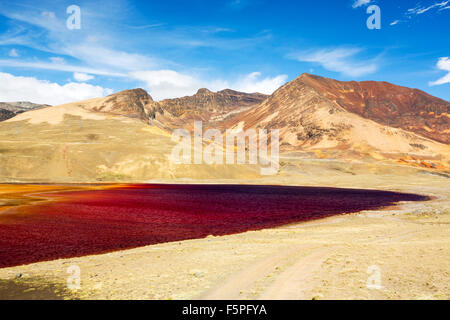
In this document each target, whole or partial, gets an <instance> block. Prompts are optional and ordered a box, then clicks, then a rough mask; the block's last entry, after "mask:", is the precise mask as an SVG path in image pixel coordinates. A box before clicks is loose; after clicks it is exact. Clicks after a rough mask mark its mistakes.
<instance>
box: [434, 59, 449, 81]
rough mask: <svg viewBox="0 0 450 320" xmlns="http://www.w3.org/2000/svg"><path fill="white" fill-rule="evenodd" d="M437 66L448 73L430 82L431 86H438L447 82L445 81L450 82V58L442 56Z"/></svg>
mask: <svg viewBox="0 0 450 320" xmlns="http://www.w3.org/2000/svg"><path fill="white" fill-rule="evenodd" d="M436 67H437V68H438V69H440V70H442V71H446V72H447V74H446V75H445V76H443V77H442V78H440V79H438V80H436V81H432V82H430V83H429V84H430V86H436V85H441V84H445V83H450V59H449V57H442V58H440V59H439V61H438V62H437V64H436Z"/></svg>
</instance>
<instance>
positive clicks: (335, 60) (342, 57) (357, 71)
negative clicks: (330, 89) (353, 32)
mask: <svg viewBox="0 0 450 320" xmlns="http://www.w3.org/2000/svg"><path fill="white" fill-rule="evenodd" d="M362 51H363V49H361V48H335V49H320V50H316V51H307V52H300V53H295V54H290V55H288V57H289V58H291V59H295V60H298V61H301V62H311V63H316V64H319V65H321V66H322V67H323V68H325V69H327V70H329V71H334V72H339V73H341V74H343V75H346V76H351V77H360V76H363V75H367V74H371V73H374V72H375V71H376V70H377V69H378V66H377V63H376V61H375V59H371V60H359V59H357V57H356V56H357V55H358V54H359V53H361V52H362Z"/></svg>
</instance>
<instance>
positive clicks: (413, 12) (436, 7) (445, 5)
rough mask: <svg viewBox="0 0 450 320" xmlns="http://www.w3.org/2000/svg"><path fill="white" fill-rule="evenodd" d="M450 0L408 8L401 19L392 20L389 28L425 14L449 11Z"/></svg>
mask: <svg viewBox="0 0 450 320" xmlns="http://www.w3.org/2000/svg"><path fill="white" fill-rule="evenodd" d="M449 4H450V0H446V1H442V2H436V3H434V4H432V5H429V6H423V5H420V4H419V5H417V6H415V7H414V8H410V9H408V10H406V12H405V13H404V14H403V17H402V18H401V19H397V20H394V21H392V22H391V23H390V25H391V26H395V25H397V24H400V23H405V22H408V21H410V20H411V19H413V18H414V17H417V16H419V15H422V14H425V13H431V12H433V11H435V12H440V11H442V10H446V9H450V5H449Z"/></svg>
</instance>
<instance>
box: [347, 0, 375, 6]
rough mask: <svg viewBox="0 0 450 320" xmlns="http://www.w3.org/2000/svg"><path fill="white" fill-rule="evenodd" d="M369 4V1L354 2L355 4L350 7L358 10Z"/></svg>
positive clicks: (357, 0)
mask: <svg viewBox="0 0 450 320" xmlns="http://www.w3.org/2000/svg"><path fill="white" fill-rule="evenodd" d="M370 2H371V0H355V2H354V3H353V5H352V7H353V8H358V7H361V6H366V5H368V4H369V3H370Z"/></svg>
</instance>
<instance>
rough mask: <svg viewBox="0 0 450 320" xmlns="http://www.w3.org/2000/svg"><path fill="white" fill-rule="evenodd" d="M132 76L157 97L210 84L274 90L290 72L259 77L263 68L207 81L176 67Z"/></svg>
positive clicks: (184, 93) (212, 87)
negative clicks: (259, 70) (228, 77)
mask: <svg viewBox="0 0 450 320" xmlns="http://www.w3.org/2000/svg"><path fill="white" fill-rule="evenodd" d="M130 76H131V77H133V78H134V79H137V80H140V81H142V82H144V83H145V87H146V89H147V90H148V91H149V93H150V95H151V96H152V97H153V98H154V99H155V100H162V99H167V98H176V97H182V96H187V95H193V94H195V93H196V92H197V90H198V89H199V88H208V89H210V90H213V91H218V90H222V89H227V88H229V89H233V90H238V91H243V92H260V93H266V94H271V93H273V92H274V91H275V90H276V89H278V88H279V87H280V86H281V85H283V84H284V83H285V82H286V80H287V75H278V76H275V77H273V78H271V77H266V78H262V79H260V77H261V73H260V72H253V73H250V74H248V75H246V76H243V77H241V78H239V79H237V80H236V81H233V82H229V81H225V80H222V79H216V80H214V81H207V80H204V79H200V78H197V77H194V76H191V75H187V74H182V73H179V72H177V71H174V70H153V71H137V72H132V73H130Z"/></svg>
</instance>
